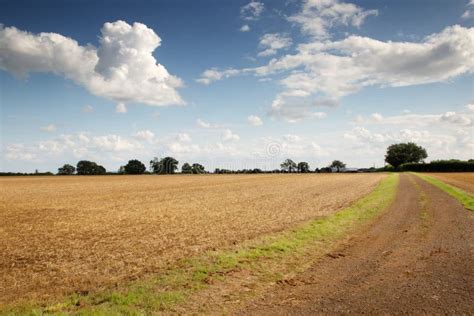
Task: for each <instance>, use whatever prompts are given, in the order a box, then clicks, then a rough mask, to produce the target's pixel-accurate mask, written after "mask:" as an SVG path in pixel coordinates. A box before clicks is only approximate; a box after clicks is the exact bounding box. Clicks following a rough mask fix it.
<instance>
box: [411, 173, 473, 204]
mask: <svg viewBox="0 0 474 316" xmlns="http://www.w3.org/2000/svg"><path fill="white" fill-rule="evenodd" d="M415 174H416V175H417V176H418V177H420V178H421V179H423V180H425V181H426V182H428V183H430V184H432V185H434V186H436V187H438V188H440V189H441V190H443V191H444V192H446V193H448V194H449V195H451V196H452V197H454V198H455V199H456V200H458V201H459V202H461V204H462V205H464V207H465V208H466V209H468V210H470V211H474V196H472V195H471V194H469V193H467V192H465V191H463V190H461V189H459V188H457V187H454V186H452V185H449V184H447V183H445V182H443V181H441V180H439V179H436V178H434V177H430V176H427V175H425V174H420V173H415Z"/></svg>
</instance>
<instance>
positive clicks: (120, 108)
mask: <svg viewBox="0 0 474 316" xmlns="http://www.w3.org/2000/svg"><path fill="white" fill-rule="evenodd" d="M115 112H117V113H127V107H126V106H125V103H123V102H120V103H117V105H116V106H115Z"/></svg>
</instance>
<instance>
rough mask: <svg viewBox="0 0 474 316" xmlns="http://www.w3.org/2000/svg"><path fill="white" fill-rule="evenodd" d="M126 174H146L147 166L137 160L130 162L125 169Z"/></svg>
mask: <svg viewBox="0 0 474 316" xmlns="http://www.w3.org/2000/svg"><path fill="white" fill-rule="evenodd" d="M123 169H124V171H125V173H126V174H142V173H144V172H145V170H146V167H145V165H144V164H143V163H142V162H141V161H140V160H137V159H132V160H129V161H128V163H127V164H126V165H125V166H124V167H123Z"/></svg>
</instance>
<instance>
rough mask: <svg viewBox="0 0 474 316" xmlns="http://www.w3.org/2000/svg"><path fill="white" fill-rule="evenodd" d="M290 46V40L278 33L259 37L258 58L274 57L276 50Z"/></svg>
mask: <svg viewBox="0 0 474 316" xmlns="http://www.w3.org/2000/svg"><path fill="white" fill-rule="evenodd" d="M291 44H292V40H291V38H289V37H288V36H286V35H282V34H279V33H270V34H265V35H263V36H262V37H260V43H259V46H260V48H262V51H261V52H259V53H258V56H261V57H263V56H265V57H266V56H271V55H275V54H276V53H277V52H278V50H280V49H284V48H287V47H290V46H291Z"/></svg>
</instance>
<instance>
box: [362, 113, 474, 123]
mask: <svg viewBox="0 0 474 316" xmlns="http://www.w3.org/2000/svg"><path fill="white" fill-rule="evenodd" d="M473 121H474V113H470V112H469V111H467V112H459V113H457V112H454V111H448V112H445V113H441V114H416V113H408V114H404V115H393V116H387V117H384V116H382V115H381V114H379V113H373V114H372V115H370V116H369V117H367V118H366V117H363V116H361V115H358V116H356V118H355V119H354V122H356V123H358V124H377V125H397V126H404V125H405V126H419V127H429V126H435V125H438V126H439V124H443V123H447V124H450V125H453V126H457V127H462V126H469V125H472V123H473Z"/></svg>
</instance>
